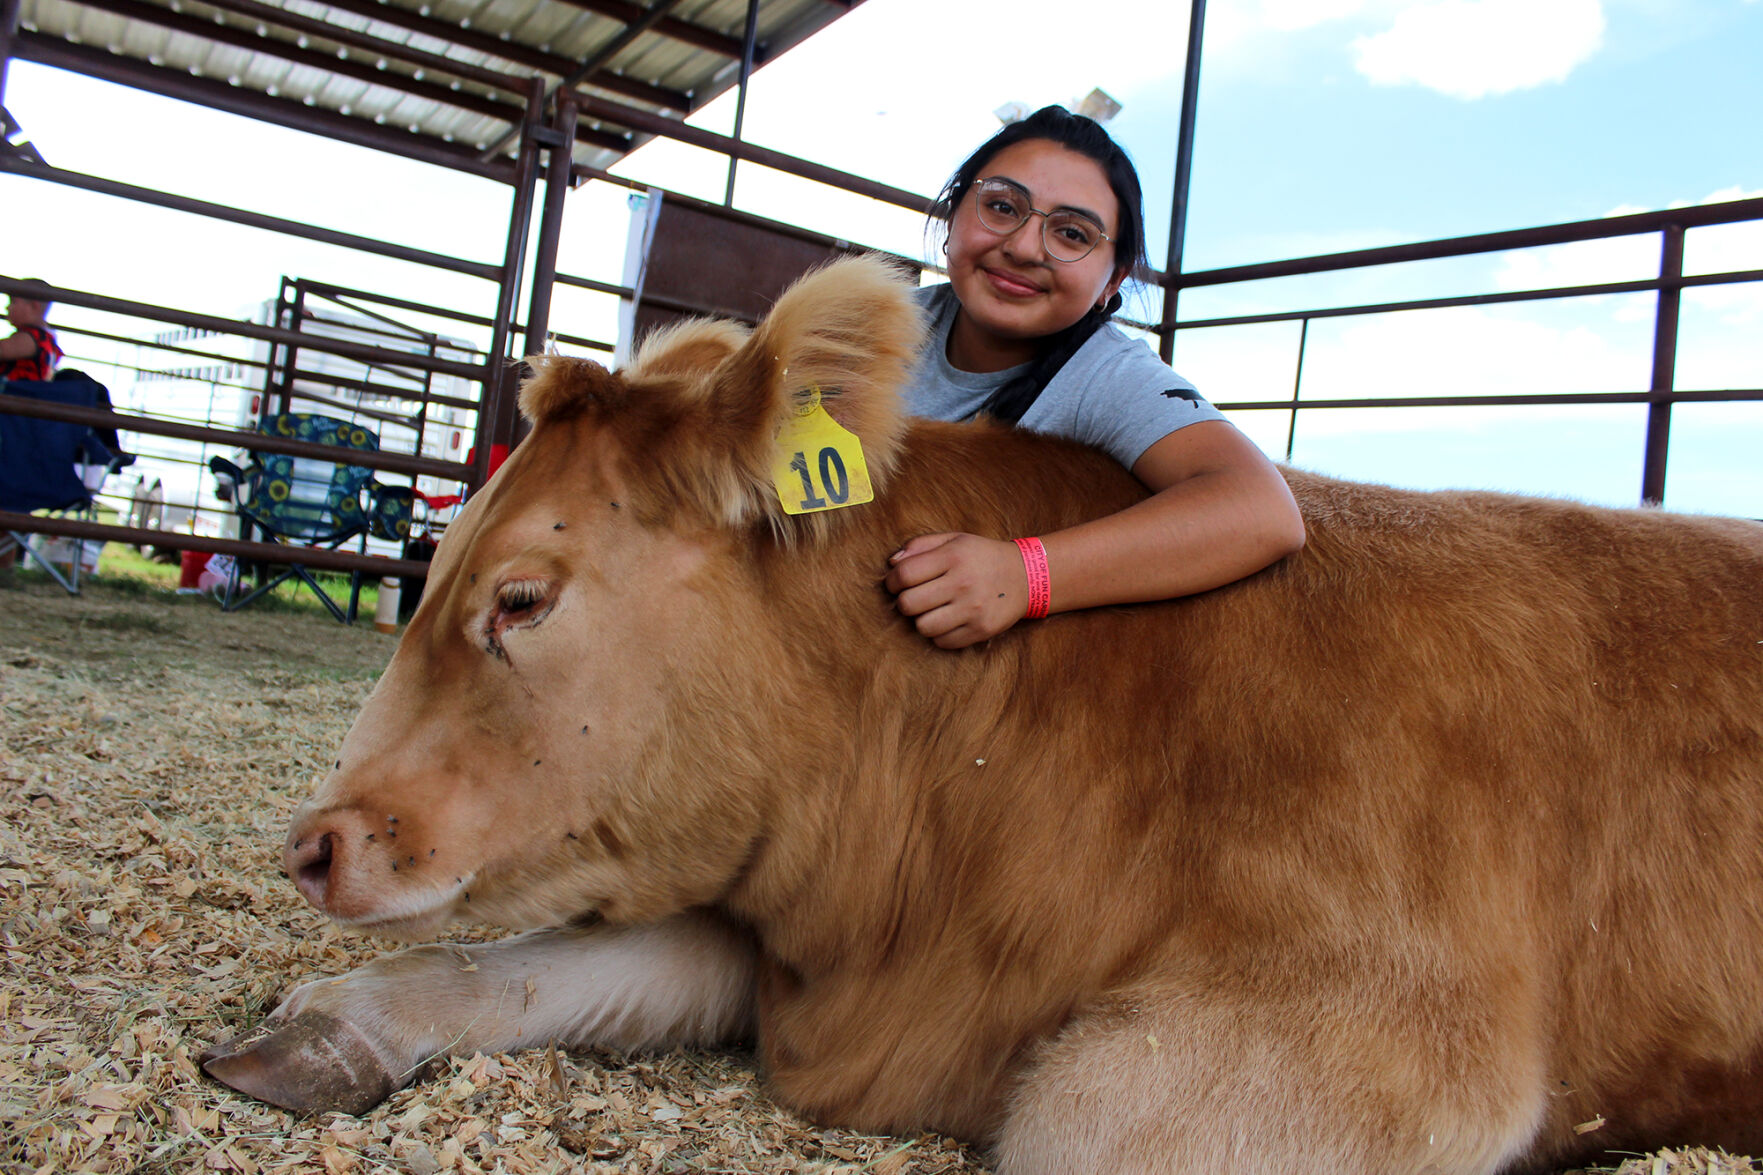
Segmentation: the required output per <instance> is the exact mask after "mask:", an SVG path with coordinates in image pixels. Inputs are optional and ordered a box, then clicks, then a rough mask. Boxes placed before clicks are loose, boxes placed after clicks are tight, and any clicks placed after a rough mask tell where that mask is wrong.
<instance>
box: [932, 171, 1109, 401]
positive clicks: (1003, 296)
mask: <svg viewBox="0 0 1763 1175" xmlns="http://www.w3.org/2000/svg"><path fill="white" fill-rule="evenodd" d="M992 178H1003V179H1008V180H1010V181H1012V182H1013V183H1015V184H1017V185H1018V186H1019V187H1022V188H1025V189H1027V191H1028V193H1029V196H1030V203H1032V204H1033V206H1034V207H1035V208H1036V209H1038V210H1040V211H1043V212H1056V211H1059V210H1061V209H1069V210H1073V211H1077V212H1082V213H1086V214H1088V215H1089V216H1090V217H1092V218H1093V219H1095V220H1096V221H1097V222H1099V223H1100V224H1101V226H1102V231H1103V232H1104V233H1106V234H1107V235H1108V236H1109V237H1110V238H1112V237H1114V236H1116V235H1117V234H1118V231H1119V228H1120V202H1119V201H1118V200H1116V199H1115V197H1114V189H1112V188H1111V187H1109V186H1108V176H1107V174H1106V173H1105V172H1104V171H1103V170H1102V166H1101V165H1100V164H1099V163H1097V162H1096V161H1095V160H1093V159H1091V158H1090V157H1089V156H1087V155H1079V154H1078V153H1077V152H1075V151H1071V150H1068V149H1067V148H1065V147H1061V146H1060V145H1059V144H1057V143H1054V142H1050V141H1048V140H1046V139H1026V140H1024V141H1023V142H1020V143H1013V144H1011V145H1010V146H1008V147H1006V148H1004V149H1003V150H1002V151H1000V152H998V153H997V154H996V155H994V156H993V157H992V159H991V162H989V163H987V164H986V165H985V166H984V167H982V168H981V169H980V174H979V175H978V176H976V177H975V183H974V185H973V186H972V187H970V188H969V189H968V192H967V194H966V195H965V196H963V197H962V199H961V203H960V204H959V205H957V206H956V208H955V212H954V215H953V216H951V217H950V220H949V282H950V284H951V285H953V286H954V288H955V296H956V298H957V299H959V300H960V302H961V312H960V314H959V315H957V317H956V320H955V326H954V329H953V330H952V331H951V332H950V336H949V361H950V362H951V363H953V364H954V365H955V366H956V367H958V368H961V369H963V370H967V371H1000V370H1002V369H1003V368H1006V367H1012V366H1014V365H1016V364H1018V363H1023V362H1027V361H1028V360H1029V359H1031V358H1033V357H1034V354H1035V352H1036V350H1037V348H1038V343H1039V340H1041V339H1042V338H1045V337H1046V336H1047V335H1050V334H1053V333H1055V332H1057V331H1061V330H1064V329H1065V328H1066V327H1068V326H1070V325H1072V324H1073V323H1075V322H1076V321H1077V320H1078V319H1080V318H1082V317H1083V316H1084V313H1085V312H1086V311H1088V310H1089V309H1090V308H1091V307H1092V306H1095V305H1097V304H1098V303H1102V302H1106V301H1107V300H1108V299H1109V298H1111V297H1113V296H1114V291H1115V290H1117V289H1119V288H1120V283H1121V282H1122V281H1124V280H1125V279H1126V271H1125V269H1122V268H1117V266H1116V262H1115V252H1114V244H1113V241H1112V240H1107V241H1103V242H1101V243H1100V244H1098V245H1097V246H1096V247H1095V249H1093V250H1092V251H1091V252H1090V254H1089V256H1087V257H1084V258H1083V259H1082V260H1079V261H1057V260H1055V259H1053V258H1052V257H1050V256H1049V255H1048V254H1047V249H1046V246H1045V244H1044V243H1043V242H1042V238H1041V226H1042V225H1043V223H1044V222H1045V220H1046V218H1045V217H1043V216H1037V215H1030V216H1029V217H1028V219H1027V220H1025V221H1023V222H1022V224H1021V225H1020V226H1019V227H1018V228H1017V230H1016V231H1015V232H1013V233H1010V234H1008V235H1005V234H1001V233H998V232H994V231H993V230H991V229H989V228H987V227H986V226H985V225H983V224H981V223H980V219H979V215H978V212H977V210H976V207H975V190H976V189H977V188H978V181H979V180H983V179H992Z"/></svg>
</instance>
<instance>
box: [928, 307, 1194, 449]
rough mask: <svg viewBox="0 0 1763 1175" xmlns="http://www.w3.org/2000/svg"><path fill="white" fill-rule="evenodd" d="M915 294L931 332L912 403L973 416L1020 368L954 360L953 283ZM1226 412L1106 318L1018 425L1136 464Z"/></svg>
mask: <svg viewBox="0 0 1763 1175" xmlns="http://www.w3.org/2000/svg"><path fill="white" fill-rule="evenodd" d="M916 296H917V298H918V301H919V305H920V306H921V307H923V309H924V312H925V315H926V317H927V318H928V319H929V323H930V334H929V336H928V338H927V339H926V340H925V344H924V350H923V351H922V352H921V353H920V354H919V357H918V366H917V367H916V368H915V369H914V370H913V373H912V378H911V379H910V380H908V381H907V384H906V407H907V410H908V411H910V412H911V413H912V414H913V415H914V416H927V417H930V418H932V419H934V420H967V419H970V418H971V417H972V416H973V415H974V414H975V413H977V412H978V411H979V410H980V409H981V408H982V407H984V405H985V402H986V400H987V399H988V398H989V397H990V396H991V394H992V393H993V392H995V391H997V390H998V388H1000V387H1002V386H1003V385H1004V384H1005V383H1006V382H1007V381H1009V380H1010V379H1011V378H1013V377H1015V376H1017V375H1020V374H1021V373H1022V371H1023V368H1021V367H1012V368H1009V369H1008V370H1005V371H987V372H972V371H958V370H956V369H955V368H954V367H952V366H950V364H949V349H948V348H949V329H950V328H951V327H952V326H954V324H955V311H956V310H957V309H959V307H960V303H959V302H957V301H956V299H955V291H954V289H953V287H951V286H950V285H948V284H947V283H944V284H942V285H935V286H926V287H925V288H923V289H921V290H919V291H918V292H917V295H916ZM1223 419H1224V414H1223V413H1221V412H1219V411H1218V409H1216V408H1214V407H1213V406H1212V405H1211V404H1208V403H1207V402H1206V401H1205V400H1204V399H1202V398H1201V396H1200V393H1199V392H1197V391H1195V390H1194V385H1193V384H1191V383H1189V382H1188V381H1187V380H1185V379H1183V378H1182V377H1181V376H1179V375H1177V374H1175V372H1173V371H1171V370H1170V369H1169V368H1168V367H1167V366H1165V365H1164V363H1163V361H1162V360H1161V359H1159V358H1158V357H1157V355H1156V354H1155V353H1154V352H1153V351H1152V350H1151V348H1150V347H1148V346H1146V345H1145V343H1144V342H1143V341H1142V340H1140V339H1134V338H1131V337H1129V336H1128V335H1127V334H1126V333H1125V332H1123V331H1122V330H1120V328H1119V327H1116V326H1115V325H1113V324H1112V323H1108V324H1106V325H1104V326H1103V327H1102V328H1101V329H1100V330H1098V331H1097V332H1096V333H1095V334H1093V335H1091V336H1090V338H1089V340H1088V341H1087V342H1085V343H1084V345H1083V346H1082V347H1080V348H1078V351H1077V354H1075V355H1073V356H1072V357H1071V359H1070V360H1069V361H1067V362H1066V364H1065V366H1064V367H1062V368H1060V369H1059V373H1058V374H1057V375H1055V376H1054V377H1053V378H1052V380H1051V381H1049V382H1048V384H1047V386H1046V388H1045V389H1044V390H1043V391H1042V392H1041V394H1040V396H1039V397H1038V398H1037V399H1036V400H1035V402H1034V403H1033V404H1032V405H1030V406H1029V410H1028V411H1027V412H1025V413H1023V416H1022V420H1021V421H1020V423H1019V427H1022V428H1028V429H1033V430H1034V431H1036V432H1044V433H1051V434H1053V435H1054V436H1061V437H1069V438H1071V439H1072V440H1076V441H1082V442H1083V443H1085V444H1088V445H1094V446H1095V447H1096V448H1098V449H1101V450H1102V451H1103V452H1105V453H1107V454H1109V455H1110V456H1112V457H1113V458H1114V459H1115V460H1116V461H1118V462H1120V463H1121V464H1122V465H1124V466H1125V467H1126V468H1128V469H1131V468H1132V467H1133V463H1134V462H1136V461H1137V460H1138V459H1139V458H1140V457H1142V456H1144V453H1145V450H1146V449H1149V448H1150V447H1151V446H1152V445H1154V444H1156V443H1157V442H1158V441H1160V440H1162V439H1163V438H1164V437H1166V436H1168V435H1169V434H1170V433H1172V432H1174V431H1176V430H1177V429H1180V428H1186V427H1187V426H1188V425H1190V424H1198V423H1199V422H1200V421H1202V420H1223Z"/></svg>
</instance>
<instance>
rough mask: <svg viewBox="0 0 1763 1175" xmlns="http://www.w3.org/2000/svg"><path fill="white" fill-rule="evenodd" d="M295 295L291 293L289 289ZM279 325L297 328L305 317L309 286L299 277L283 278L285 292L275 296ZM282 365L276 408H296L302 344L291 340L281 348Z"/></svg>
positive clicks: (266, 402)
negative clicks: (296, 374)
mask: <svg viewBox="0 0 1763 1175" xmlns="http://www.w3.org/2000/svg"><path fill="white" fill-rule="evenodd" d="M289 289H292V290H293V296H292V297H291V298H290V297H289V296H288V290H289ZM276 320H277V321H276V325H277V326H279V327H281V328H282V329H283V330H291V331H298V330H300V329H301V324H302V323H304V322H305V321H306V287H305V285H304V284H303V283H301V282H300V281H297V280H296V281H293V282H289V281H286V280H285V279H284V281H283V283H282V293H281V295H280V296H279V297H277V299H276ZM281 355H282V362H281V368H280V370H279V371H278V372H277V373H276V407H275V411H277V412H292V411H293V410H294V370H295V368H297V367H299V365H300V348H299V347H298V346H296V345H295V344H293V343H289V344H288V345H287V346H285V347H283V348H282V352H281ZM263 415H264V416H265V417H267V416H269V415H270V407H269V399H268V398H267V397H265V398H264V401H263Z"/></svg>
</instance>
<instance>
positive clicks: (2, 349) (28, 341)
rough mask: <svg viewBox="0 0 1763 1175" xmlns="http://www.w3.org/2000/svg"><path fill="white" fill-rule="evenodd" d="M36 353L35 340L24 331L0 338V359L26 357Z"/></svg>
mask: <svg viewBox="0 0 1763 1175" xmlns="http://www.w3.org/2000/svg"><path fill="white" fill-rule="evenodd" d="M36 353H37V340H36V339H34V338H32V337H31V336H30V335H29V334H28V333H26V332H25V331H22V330H21V331H17V332H15V333H13V334H10V335H7V336H6V337H5V338H3V339H0V359H28V358H30V357H31V356H32V355H35V354H36Z"/></svg>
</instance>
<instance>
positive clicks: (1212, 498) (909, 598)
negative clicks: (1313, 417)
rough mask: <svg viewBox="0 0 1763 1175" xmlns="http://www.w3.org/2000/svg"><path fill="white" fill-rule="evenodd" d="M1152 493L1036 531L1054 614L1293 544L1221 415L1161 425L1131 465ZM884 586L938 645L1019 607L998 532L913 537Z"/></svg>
mask: <svg viewBox="0 0 1763 1175" xmlns="http://www.w3.org/2000/svg"><path fill="white" fill-rule="evenodd" d="M1132 472H1133V475H1134V476H1135V477H1137V478H1138V479H1139V480H1140V481H1141V482H1143V483H1144V484H1145V486H1146V488H1148V489H1150V490H1151V491H1152V494H1151V497H1149V498H1147V499H1145V500H1144V501H1143V502H1139V503H1137V504H1135V505H1133V506H1129V507H1127V508H1126V509H1125V510H1122V511H1120V512H1119V513H1117V514H1111V515H1108V516H1107V517H1104V518H1098V519H1095V520H1094V521H1092V522H1086V523H1083V524H1081V525H1079V526H1074V527H1071V528H1069V529H1067V530H1062V531H1058V532H1057V533H1054V534H1050V535H1040V536H1038V537H1039V538H1040V539H1041V542H1042V544H1043V546H1044V547H1045V548H1046V552H1047V565H1048V572H1049V574H1050V576H1051V578H1052V602H1051V605H1050V610H1051V611H1053V612H1068V611H1071V610H1073V609H1076V608H1094V607H1098V606H1100V605H1104V604H1129V603H1136V602H1139V601H1143V600H1166V599H1170V598H1172V597H1175V596H1187V595H1192V594H1194V593H1196V592H1203V591H1207V590H1209V589H1211V588H1215V587H1220V586H1222V585H1224V584H1227V583H1233V582H1235V581H1236V580H1239V579H1242V578H1243V577H1244V576H1246V575H1251V574H1253V573H1255V572H1257V571H1259V570H1261V569H1262V568H1263V567H1266V566H1267V565H1269V564H1270V563H1273V562H1275V561H1277V560H1279V559H1282V558H1284V557H1285V556H1287V555H1290V554H1292V553H1293V552H1294V551H1297V550H1298V549H1299V548H1301V547H1302V546H1303V545H1304V522H1303V519H1302V518H1301V517H1300V516H1299V514H1298V505H1297V503H1296V502H1294V501H1293V500H1292V494H1291V491H1290V490H1289V489H1288V488H1287V487H1286V483H1285V479H1284V478H1283V477H1281V476H1280V474H1279V471H1278V470H1277V469H1275V468H1274V466H1273V463H1272V462H1270V461H1269V460H1268V459H1267V458H1266V456H1264V455H1263V454H1262V452H1261V450H1260V449H1258V448H1256V447H1255V445H1254V444H1253V442H1251V441H1250V440H1249V439H1248V438H1247V437H1245V436H1243V434H1242V433H1240V432H1238V431H1237V430H1236V429H1235V428H1234V427H1233V426H1231V425H1230V424H1227V423H1225V422H1224V421H1217V420H1213V421H1204V422H1202V423H1199V424H1192V425H1189V426H1188V427H1186V428H1183V429H1179V430H1177V431H1176V432H1172V433H1170V434H1169V435H1168V436H1166V437H1164V438H1163V439H1162V440H1160V441H1158V442H1157V443H1156V444H1154V445H1152V446H1151V447H1150V448H1149V449H1147V450H1145V452H1144V455H1143V456H1141V457H1140V458H1139V459H1138V460H1137V461H1136V462H1134V463H1133V467H1132ZM889 562H890V564H891V568H890V570H889V572H888V576H887V581H886V582H887V586H888V590H890V591H892V592H894V593H895V594H896V596H897V599H896V605H897V607H898V608H899V609H900V611H901V612H902V613H903V614H904V615H907V616H911V617H914V618H915V619H916V623H917V627H918V631H919V633H920V634H922V635H923V636H925V637H928V638H930V639H931V640H932V641H933V642H935V643H936V644H937V645H938V646H939V647H941V648H945V649H960V648H966V647H967V646H968V645H971V644H976V643H978V642H979V641H983V640H986V639H988V638H990V637H994V636H996V635H998V634H999V633H1000V632H1003V631H1004V630H1005V629H1007V628H1009V627H1010V626H1011V625H1013V624H1015V623H1016V622H1017V621H1018V620H1021V619H1022V617H1023V616H1024V614H1025V613H1026V612H1027V610H1028V577H1027V574H1026V573H1025V572H1024V570H1023V565H1022V556H1021V554H1020V553H1019V552H1018V550H1017V548H1016V544H1015V543H1014V542H1011V541H1009V540H1008V539H1003V540H1000V539H988V538H981V537H980V536H978V535H971V534H932V535H921V536H919V537H918V538H915V539H913V540H912V541H910V542H908V543H907V544H906V545H905V546H903V547H901V548H900V550H898V551H896V552H895V553H894V554H893V556H892V557H891V558H890V560H889Z"/></svg>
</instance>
